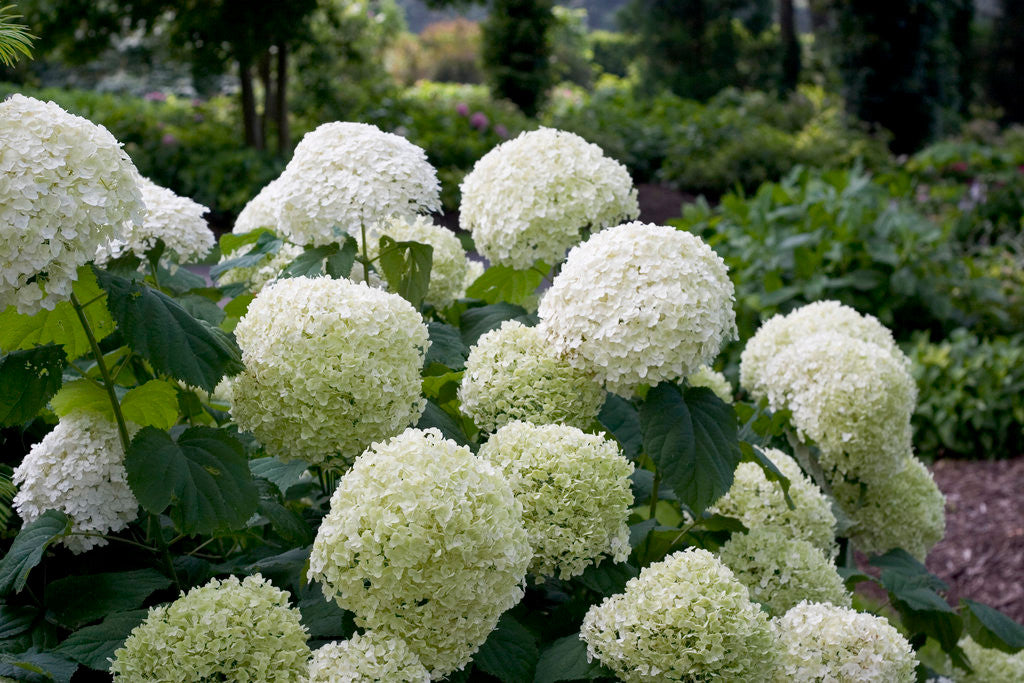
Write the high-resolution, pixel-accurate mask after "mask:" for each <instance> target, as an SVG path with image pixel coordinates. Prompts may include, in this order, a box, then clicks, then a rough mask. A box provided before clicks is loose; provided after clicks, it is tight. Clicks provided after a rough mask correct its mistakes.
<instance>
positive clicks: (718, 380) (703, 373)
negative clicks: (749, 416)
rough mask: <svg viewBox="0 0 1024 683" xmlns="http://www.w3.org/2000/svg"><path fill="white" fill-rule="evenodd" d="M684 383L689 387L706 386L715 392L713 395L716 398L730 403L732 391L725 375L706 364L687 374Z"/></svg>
mask: <svg viewBox="0 0 1024 683" xmlns="http://www.w3.org/2000/svg"><path fill="white" fill-rule="evenodd" d="M686 383H687V384H689V385H690V386H691V387H707V388H708V389H710V390H711V391H713V392H715V396H717V397H718V398H720V399H722V400H723V401H725V402H726V403H732V400H733V391H732V385H731V384H729V380H727V379H726V378H725V375H723V374H722V373H720V372H717V371H715V370H712V369H711V368H710V367H709V366H707V365H705V366H703V367H701V368H700V369H698V370H697V372H695V373H693V374H692V375H689V376H687V378H686Z"/></svg>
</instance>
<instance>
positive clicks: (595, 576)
mask: <svg viewBox="0 0 1024 683" xmlns="http://www.w3.org/2000/svg"><path fill="white" fill-rule="evenodd" d="M638 575H639V572H637V570H636V567H634V566H633V565H631V564H629V563H628V562H617V563H611V562H608V561H605V562H602V563H601V564H600V565H599V566H597V567H594V566H590V567H587V569H586V571H584V572H583V573H582V574H581V575H580V576H579V577H578V578H577V579H576V580H577V581H579V582H580V583H581V584H583V585H584V586H586V587H587V588H589V589H590V590H592V591H594V592H596V593H600V594H601V595H604V596H605V597H609V596H612V595H616V594H618V593H621V592H622V591H623V590H625V588H626V582H627V581H629V580H630V579H633V578H636V577H637V576H638Z"/></svg>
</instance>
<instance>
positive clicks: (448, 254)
mask: <svg viewBox="0 0 1024 683" xmlns="http://www.w3.org/2000/svg"><path fill="white" fill-rule="evenodd" d="M384 235H386V236H388V237H390V238H391V239H393V240H395V241H396V242H420V243H421V244H429V245H430V246H432V247H433V248H434V254H433V262H432V264H431V266H430V285H429V286H428V287H427V296H426V297H425V299H424V301H425V302H426V303H428V304H432V305H434V306H437V307H438V308H444V307H445V306H448V305H449V304H451V303H452V302H453V301H455V299H456V298H458V296H459V295H460V294H461V292H462V291H463V285H464V284H465V281H466V270H467V268H468V265H469V264H468V260H467V259H466V250H465V249H463V248H462V243H461V242H459V238H458V237H456V236H455V233H453V232H452V231H451V230H449V229H448V228H446V227H444V226H442V225H437V224H436V223H434V222H433V221H432V220H430V218H428V217H426V216H416V217H415V218H412V219H409V218H405V217H397V218H391V219H389V220H387V221H385V222H384V223H383V224H382V225H379V226H377V227H376V228H375V229H374V230H372V231H369V230H368V231H367V242H368V244H367V253H368V255H369V257H370V258H376V257H377V255H378V252H379V250H380V241H379V240H380V237H381V236H384ZM358 239H361V233H360V236H357V240H358ZM353 279H355V278H353Z"/></svg>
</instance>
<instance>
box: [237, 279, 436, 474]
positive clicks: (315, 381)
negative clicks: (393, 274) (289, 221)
mask: <svg viewBox="0 0 1024 683" xmlns="http://www.w3.org/2000/svg"><path fill="white" fill-rule="evenodd" d="M235 336H236V337H237V339H238V345H239V347H241V349H242V362H243V363H244V364H245V371H244V372H242V373H241V374H239V375H238V376H237V377H236V378H235V380H234V383H233V386H232V394H233V396H232V405H231V414H232V416H233V417H234V418H235V420H236V421H237V422H238V426H239V427H241V428H242V429H245V430H248V431H250V432H252V433H253V434H254V435H255V436H256V438H258V439H259V440H260V441H261V442H262V443H263V445H264V446H266V448H267V451H268V452H269V453H270V454H271V455H275V456H278V457H280V458H282V459H285V460H289V459H298V460H305V461H306V462H309V463H313V464H321V463H323V464H328V465H333V466H345V465H347V464H349V463H351V461H352V459H353V458H355V456H356V455H358V454H359V453H360V452H361V451H362V450H363V449H364V448H366V446H367V445H369V444H370V443H371V442H373V441H375V440H378V439H386V438H388V437H390V436H393V435H395V434H398V433H399V432H401V431H402V430H403V429H405V427H407V426H409V425H410V424H412V423H414V422H416V420H418V419H419V417H420V415H421V414H422V413H423V409H424V407H425V405H426V401H425V399H424V398H423V397H422V396H421V394H420V389H421V380H420V368H422V367H423V358H424V356H425V354H426V350H427V347H428V346H429V345H430V340H429V338H428V334H427V326H426V325H424V324H423V318H422V317H421V316H420V314H419V312H417V311H416V310H415V309H414V308H413V307H412V306H411V305H410V304H409V303H408V302H407V301H406V300H405V299H403V298H402V297H400V296H398V295H397V294H389V293H387V292H382V291H380V290H376V289H371V288H370V287H367V286H366V285H364V284H362V283H358V284H357V283H353V282H350V281H348V280H333V279H331V278H329V277H320V278H312V279H311V278H306V277H297V278H289V279H286V280H279V281H277V282H275V283H273V284H271V285H269V286H267V287H266V288H264V289H263V291H262V292H260V293H259V295H257V296H256V298H255V299H253V301H252V303H250V304H249V310H248V312H247V313H246V314H245V316H243V317H242V319H241V320H240V321H239V322H238V327H236V328H235Z"/></svg>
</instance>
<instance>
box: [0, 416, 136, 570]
mask: <svg viewBox="0 0 1024 683" xmlns="http://www.w3.org/2000/svg"><path fill="white" fill-rule="evenodd" d="M13 481H14V483H15V484H16V485H17V486H18V493H17V495H15V497H14V509H15V510H17V512H18V514H19V515H20V516H21V518H22V520H24V521H25V523H29V522H32V521H34V520H36V519H38V518H39V516H40V515H42V514H43V513H44V512H46V511H47V510H60V511H62V512H64V513H65V514H66V515H67V516H68V517H70V518H71V530H72V531H73V532H84V533H90V534H96V535H94V536H93V535H90V536H79V535H72V536H65V537H63V538H61V539H60V541H59V542H60V543H62V544H63V545H65V546H67V548H68V549H69V550H71V551H72V552H74V553H82V552H85V551H87V550H90V549H92V548H95V547H98V546H103V545H106V544H107V541H106V540H105V539H104V538H102V537H101V535H102V534H108V533H111V532H115V531H121V530H122V529H124V528H125V527H127V526H128V524H129V523H131V522H132V521H133V520H134V519H135V518H136V517H137V516H138V512H139V503H138V501H136V500H135V495H134V494H133V493H132V490H131V488H130V487H129V486H128V477H127V473H126V472H125V469H124V447H123V446H122V445H121V439H120V437H119V435H118V430H117V425H115V424H114V423H113V422H112V421H111V420H109V419H107V418H106V417H105V416H103V415H101V414H98V413H91V412H86V411H82V410H78V411H73V412H71V413H69V414H68V415H66V416H65V417H63V418H61V420H60V421H59V422H58V423H57V426H56V427H54V429H53V431H51V432H50V433H49V434H47V435H46V436H45V437H43V440H42V441H40V442H39V443H37V444H36V445H34V446H33V447H32V449H31V450H30V451H29V452H28V455H26V456H25V459H24V460H22V462H21V464H20V465H19V466H18V467H17V468H16V469H15V470H14V477H13Z"/></svg>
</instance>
